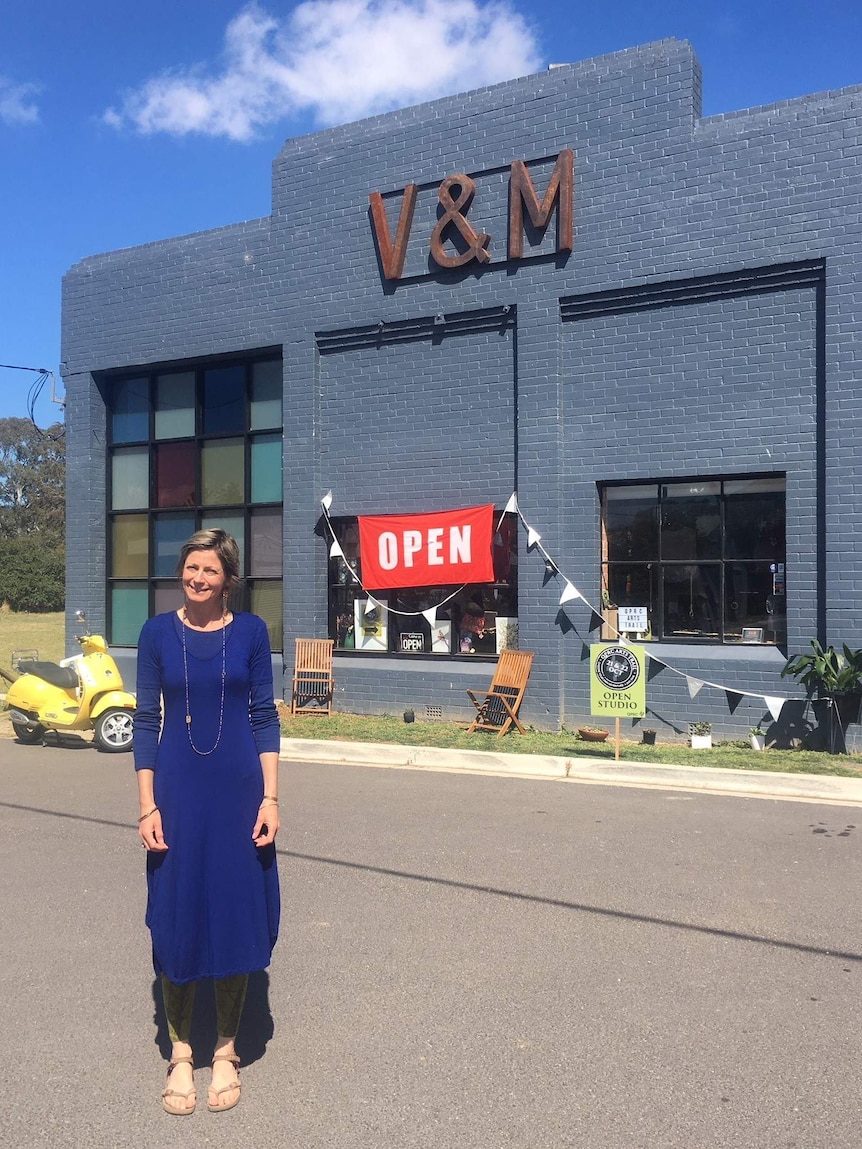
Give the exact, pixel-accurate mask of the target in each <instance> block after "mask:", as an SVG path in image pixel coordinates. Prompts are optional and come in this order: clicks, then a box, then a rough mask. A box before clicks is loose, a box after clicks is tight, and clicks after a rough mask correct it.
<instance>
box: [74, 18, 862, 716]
mask: <svg viewBox="0 0 862 1149" xmlns="http://www.w3.org/2000/svg"><path fill="white" fill-rule="evenodd" d="M700 88H701V85H700V69H699V65H698V62H697V59H696V57H695V55H694V52H693V50H692V48H691V46H690V45H689V44H687V43H685V42H680V41H676V40H665V41H661V42H659V43H655V44H650V45H646V46H644V47H641V48H636V49H632V50H629V51H625V52H620V53H616V54H614V55H611V56H607V57H602V58H598V59H594V60H588V61H586V62H584V63H580V64H574V65H571V66H564V67H559V68H555V69H554V70H552V71H549V72H547V73H543V74H540V75H537V76H530V77H526V78H524V79H520V80H516V81H513V82H511V83H506V84H500V85H497V86H495V87H492V88H488V89H484V90H480V91H475V92H469V93H467V94H464V95H460V96H455V97H452V98H447V99H443V100H438V101H435V102H433V103H430V104H426V105H422V106H419V107H414V108H409V109H406V110H403V111H398V112H393V113H391V114H387V115H382V116H378V117H375V118H372V119H369V120H365V121H363V122H360V123H356V124H350V125H346V126H344V127H338V128H334V129H331V130H328V131H323V132H319V133H316V134H314V135H311V136H308V137H304V138H300V139H293V140H289V141H288V142H287V143H286V144H285V146H284V148H283V149H282V151H281V152H280V154H279V155H278V157H277V158H276V160H275V162H274V165H273V202H272V214H271V215H270V216H269V217H267V218H265V219H260V220H254V221H250V222H246V223H241V224H237V225H235V226H230V227H225V228H220V229H217V230H215V231H210V232H204V233H200V234H196V235H191V236H185V237H183V238H180V239H172V240H166V241H164V242H160V243H154V244H149V245H146V246H143V247H139V248H132V249H129V250H124V251H119V252H113V253H109V254H107V255H100V256H94V257H92V258H88V259H85V260H83V261H82V262H80V263H79V264H77V265H76V266H75V267H73V268H72V269H71V270H70V271H69V273H68V274H67V276H66V278H65V282H64V295H63V360H64V362H63V375H64V379H65V384H66V391H67V398H68V403H67V425H68V450H69V468H68V470H69V479H68V522H69V526H68V532H69V537H68V543H69V546H68V554H69V560H68V562H69V566H68V591H67V594H68V599H67V601H68V606H69V610H70V611H72V610H74V609H75V608H76V607H79V606H82V605H83V606H86V607H87V609H88V611H89V612H90V616H91V618H92V620H93V621H94V623H95V624H96V625H98V627H99V628H101V627H103V626H104V627H105V628H106V629H107V632H108V635H109V638H110V640H111V642H112V644H113V646H114V648H115V650H116V651H117V653H118V657H119V658H120V659H121V662H122V664H123V666H124V671H128V672H129V676H130V678H132V677H133V662H134V640H135V635H136V633H137V628H139V626H140V622H141V621H142V620H143V618H144V617H146V615H147V613H149V612H152V611H153V610H155V609H165V608H167V607H168V606H170V604H171V602H172V601H173V599H172V597H171V596H172V595H174V594H175V591H174V589H173V587H172V584H171V581H170V575H171V571H172V561H173V558H175V555H176V550H177V546H178V542H180V541H182V538H183V537H186V536H187V534H189V533H191V530H188V529H187V528H189V527H191V529H194V528H195V527H196V526H198V525H199V524H200V523H202V522H203V523H206V524H212V523H216V522H222V521H223V522H224V523H225V525H226V526H227V527H228V529H234V530H236V531H237V532H238V533H239V535H240V536H241V538H242V539H243V542H244V547H245V563H246V571H247V575H248V584H247V595H248V599H249V603H250V605H251V606H252V607H253V608H254V609H257V610H258V611H259V612H260V613H262V614H263V615H264V617H266V618H267V621H268V622H269V624H270V629H271V633H272V635H273V638H274V646H275V647H280V648H281V649H283V650H284V652H285V655H284V661H285V662H286V663H287V667H288V671H289V670H290V667H291V665H292V650H293V639H294V638H295V637H296V636H318V637H324V636H326V635H327V634H331V635H332V637H334V638H336V640H337V642H338V651H337V654H336V679H337V694H336V707H337V708H339V709H343V710H353V711H360V712H362V711H369V712H392V713H397V712H399V711H400V710H401V709H403V708H404V707H406V706H412V707H413V708H415V709H416V711H417V713H418V714H419V715H420V716H421V715H422V714H424V712H425V709H426V707H427V708H433V710H432V713H437V712H441V713H443V714H444V715H463V716H467V714H468V711H469V709H470V708H469V702H468V700H467V697H466V695H465V693H464V689H465V687H466V686H476V685H479V684H481V683H482V682H487V681H488V680H489V678H490V674H491V671H492V666H491V665H490V664H491V663H492V662H493V660H494V657H495V654H496V649H497V642H498V640H497V639H495V637H494V632H493V631H491V630H490V629H489V633H488V634H487V635H486V636H485V637H484V638H483V639H482V640H481V642H477V646H476V648H475V650H476V653H473V654H471V653H463V654H462V653H461V648H460V645H459V640H458V633H459V628H460V627H461V626H462V625H463V621H462V616H463V614H464V612H465V611H466V610H467V606H468V605H469V603H468V599H469V598H471V597H473V598H475V597H478V598H480V600H481V601H480V603H479V605H480V606H481V607H482V608H483V609H484V610H485V611H486V613H487V615H488V616H489V617H490V620H491V621H490V622H489V628H490V625H491V622H492V621H493V619H494V618H495V617H503V616H506V617H516V618H517V620H518V629H519V642H520V645H521V646H522V647H523V648H525V649H530V650H534V651H535V652H536V660H535V664H534V670H533V675H532V678H531V682H530V688H529V690H528V693H527V699H526V702H525V710H524V713H525V716H526V718H527V719H528V720H529V721H531V722H533V723H534V724H536V725H538V726H542V727H548V728H555V727H558V726H559V725H560V724H565V725H566V726H569V727H571V726H573V725H574V724H575V723H576V722H577V721H578V720H583V719H584V718H585V717H586V716H587V714H588V711H589V703H588V681H587V669H586V667H587V663H586V661H585V651H586V645H585V644H588V643H589V642H590V641H593V640H595V639H596V638H597V637H598V633H599V632H598V630H596V629H595V623H596V619H595V617H594V616H593V614H592V612H591V610H590V609H589V608H588V607H586V606H585V605H584V602H582V601H580V600H577V601H574V602H571V603H566V604H565V605H564V607H561V606H560V605H559V600H560V595H561V591H562V590H563V588H564V586H565V581H566V580H567V579H568V580H570V581H571V582H572V583H573V584H574V585H575V586H576V587H577V588H578V590H579V591H581V592H582V594H583V595H584V597H585V598H586V599H587V600H588V601H589V602H590V603H592V604H596V605H598V606H600V607H602V606H604V608H606V609H605V614H606V616H607V618H608V619H609V620H610V622H613V620H614V619H615V618H616V615H615V613H613V612H614V608H616V607H619V606H623V605H635V606H646V607H647V608H648V612H649V615H648V617H649V627H650V632H649V637H648V643H647V644H648V647H649V650H650V651H651V653H652V654H653V655H654V656H655V661H654V662H653V663H652V676H651V681H650V683H649V687H648V705H649V709H650V712H651V714H650V718H651V721H650V722H649V723H648V724H649V725H653V726H656V725H659V726H660V727H661V728H663V729H664V730H665V731H666V732H667V733H668V734H672V733H673V732H674V731H675V732H677V733H680V734H684V733H685V732H686V730H687V723H688V722H689V721H691V720H694V719H710V720H712V721H713V723H714V724H715V727H716V729H717V730H718V732H719V733H730V732H733V731H737V732H738V731H745V730H747V728H748V727H749V726H750V725H752V724H754V723H755V722H757V721H758V720H764V719H766V718H768V714H767V711H766V708H765V704H764V702H763V700H762V699H758V698H752V697H745V698H744V699H743V700H742V702H741V703H740V704H739V705H738V706H737V707H736V708H735V710H734V711H733V712H731V709H730V707H729V705H728V700H727V698H726V697H725V694H724V692H723V691H722V690H720V689H714V688H712V687H709V686H707V687H705V688H704V689H703V690H702V691H701V692H700V693H699V694H697V697H696V698H694V699H692V698H691V697H690V692H689V689H688V684H687V681H686V676H690V677H691V678H693V679H696V680H699V681H700V680H705V681H707V682H709V683H717V684H719V685H722V686H727V687H729V688H735V689H737V690H739V691H741V692H750V693H753V694H758V693H759V694H763V695H769V696H771V695H779V696H780V695H787V694H788V691H790V692H792V687H788V684H787V683H786V682H785V681H782V680H781V679H780V678H779V673H780V670H781V668H782V666H783V665H784V660H785V656H786V652H787V651H788V650H789V651H791V652H792V651H797V650H799V649H801V648H802V647H803V646H806V645H807V643H808V640H809V639H810V638H812V637H815V636H819V637H821V638H823V639H825V640H828V641H830V642H836V641H846V642H848V643H850V644H851V645H862V622H860V619H859V617H858V611H857V597H856V588H857V584H858V579H859V574H860V564H862V531H860V526H859V523H860V512H859V510H858V509H857V505H856V502H857V498H856V496H857V491H858V490H859V487H860V485H862V469H860V466H859V464H858V462H857V459H856V449H855V448H856V442H857V440H858V438H859V433H860V423H862V404H860V398H859V387H858V382H857V374H858V370H859V364H860V339H859V336H860V329H862V276H860V243H862V220H860V195H859V189H860V174H862V118H860V111H862V88H852V89H845V90H842V91H837V92H827V93H821V94H818V95H814V96H810V97H805V98H802V99H796V100H791V101H787V102H783V103H780V104H774V105H771V106H768V107H763V108H754V109H750V110H747V111H742V112H735V113H732V114H729V115H722V116H715V117H710V118H707V119H704V118H702V117H701V110H700ZM567 149H571V151H572V152H573V153H574V160H573V169H574V177H573V185H572V189H571V190H567V185H566V170H567V169H566V164H567V162H568V161H567V158H566V156H567ZM513 161H524V165H525V166H524V168H523V169H522V168H518V167H517V165H516V167H515V168H513V166H512V164H513ZM238 162H241V156H240V157H239V160H238ZM524 170H525V171H526V172H527V173H528V176H529V179H528V181H527V182H528V184H529V188H527V190H526V191H523V188H524V184H523V180H522V178H521V176H520V175H519V173H520V172H522V171H524ZM457 173H462V174H466V175H467V176H469V177H470V179H471V180H472V181H473V183H474V185H475V194H474V195H473V196H472V201H471V202H469V205H467V197H466V195H465V189H466V187H467V185H468V183H469V181H461V182H458V181H454V182H449V183H448V184H445V185H444V186H443V187H442V188H441V183H442V182H443V181H444V180H446V179H447V177H449V176H452V175H454V174H457ZM555 174H556V176H557V177H560V176H561V175H562V179H561V183H560V187H559V189H558V191H557V194H556V197H555V198H553V203H551V199H552V196H551V195H550V194H549V195H548V197H547V200H545V193H546V190H548V189H549V188H550V189H551V192H553V190H554V185H553V183H552V180H553V178H554V176H555ZM519 179H521V182H520V183H519V182H518V181H519ZM410 185H415V193H414V192H410V191H408V190H406V189H408V188H409V187H410ZM531 189H532V192H533V194H534V199H533V200H532V202H530V191H531ZM374 192H377V193H380V197H381V198H380V201H379V204H378V211H382V213H383V215H384V216H385V226H381V223H380V216H378V217H377V224H376V226H375V215H374V212H373V211H372V210H371V208H370V201H369V195H370V193H374ZM414 194H415V204H414V210H413V215H412V221H410V226H409V228H408V227H407V223H408V217H409V207H410V201H411V197H412V196H413V195H414ZM567 196H568V197H569V199H568V200H567ZM543 201H544V207H545V209H546V211H545V217H547V218H545V217H543V216H542V214H541V208H542V206H543ZM522 204H523V205H525V206H524V210H523V211H522V212H521V215H522V216H523V219H522V220H519V219H518V209H519V208H520V207H521V205H522ZM569 204H572V205H573V212H574V229H573V232H574V235H573V243H572V245H571V250H568V245H567V242H566V219H565V215H566V209H567V206H569ZM513 205H514V207H513ZM531 208H532V209H533V213H534V215H535V214H536V212H537V211H538V219H537V220H531V218H530V209H531ZM402 211H403V216H401V215H400V213H402ZM447 211H448V212H449V214H448V215H447V214H446V212H447ZM399 218H403V219H404V222H405V228H404V231H403V233H402V239H403V240H404V243H403V244H402V245H401V247H400V249H399V244H398V236H397V233H396V228H397V226H398V222H399ZM405 235H406V238H405ZM484 236H488V237H490V238H488V239H484V238H482V237H484ZM435 242H436V245H437V246H436V248H435V246H434V245H435ZM390 245H391V247H392V248H394V249H396V250H395V251H393V250H390ZM519 248H520V252H519V250H518V249H519ZM399 250H400V254H401V256H403V267H402V268H400V269H399V268H398V267H397V266H396V265H397V262H398V259H397V258H396V257H397V255H398V251H399ZM435 252H436V255H437V258H436V259H435ZM279 458H280V460H281V464H282V468H283V472H282V476H283V477H282V479H281V480H278V478H277V476H278V463H279ZM274 476H275V478H274ZM329 490H331V491H332V495H333V504H332V508H331V515H332V522H333V525H334V528H335V530H336V533H337V537H338V539H339V540H340V542H341V543H342V544H343V543H344V540H345V539H347V538H348V537H350V532H351V530H352V528H353V527H354V525H355V518H356V516H358V515H364V514H387V513H390V514H406V513H416V512H431V511H439V510H444V509H447V508H457V507H462V506H466V505H475V504H483V503H493V504H494V505H495V508H496V512H497V514H498V515H499V516H500V522H501V523H502V524H504V525H505V528H506V529H504V530H503V531H502V533H501V535H498V537H497V543H498V544H499V547H500V548H501V549H502V550H505V551H506V552H507V553H506V554H505V555H504V556H503V560H501V561H502V568H501V569H502V573H500V572H498V573H497V574H495V584H496V585H495V586H494V587H488V588H485V590H483V588H481V587H478V588H477V587H470V588H468V589H467V590H466V591H465V592H463V593H462V594H461V595H460V597H459V596H458V595H457V594H455V597H454V598H451V600H450V601H449V602H448V603H447V604H446V606H445V608H441V612H440V614H439V615H438V617H439V618H441V619H443V618H444V617H445V618H446V619H447V620H448V622H449V627H448V634H447V635H446V636H444V639H443V645H444V647H446V648H447V649H445V650H444V649H443V648H436V649H435V650H434V651H433V652H432V647H431V642H430V635H429V634H428V633H424V644H421V643H420V644H418V645H419V646H420V647H421V649H420V650H418V651H414V652H411V653H401V645H400V631H401V630H403V629H405V627H407V628H408V629H410V630H412V631H413V632H416V633H418V632H422V631H423V625H424V626H425V627H427V623H425V620H424V619H423V618H422V616H421V615H418V614H417V615H414V616H413V617H412V618H411V617H410V616H409V615H406V614H405V615H400V616H399V615H396V614H394V613H393V614H390V615H389V619H388V622H389V632H388V635H387V636H386V638H385V641H382V642H381V643H380V644H379V645H381V647H382V648H381V649H371V650H361V649H357V647H358V646H360V645H361V643H360V642H359V640H358V635H357V633H356V628H357V627H358V628H359V629H362V627H361V623H362V621H363V619H364V617H365V616H364V614H363V613H362V608H356V607H355V606H354V605H353V603H354V600H355V599H356V598H360V599H361V592H360V591H358V590H357V589H355V587H354V584H353V583H352V581H351V579H352V575H351V574H350V572H349V571H346V570H345V568H346V567H347V565H348V564H347V563H346V562H341V560H339V559H338V558H335V559H332V560H330V559H329V557H328V556H329V553H330V543H331V541H332V540H331V537H330V535H329V533H328V527H327V524H326V522H325V521H324V520H323V519H322V517H321V499H322V497H323V496H324V495H325V494H326V492H327V491H329ZM513 491H517V498H518V505H519V507H520V511H521V514H522V516H523V520H522V521H521V523H520V524H519V525H518V526H517V530H516V531H515V530H513V529H512V519H511V518H510V519H503V518H502V512H503V510H504V508H505V507H506V504H507V502H508V500H509V498H510V495H511V494H512V492H513ZM525 523H528V524H529V525H530V527H532V528H533V529H534V530H535V531H536V532H537V533H538V534H540V535H541V544H540V547H533V548H532V549H528V546H527V543H528V533H527V529H526V527H525ZM510 539H511V540H512V541H513V543H512V550H511V553H510V552H509V551H508V544H509V540H510ZM542 548H543V549H544V551H545V553H546V555H547V556H550V558H551V559H552V563H553V567H555V568H556V570H554V569H550V567H549V566H546V562H545V557H544V556H543V554H542ZM345 555H346V556H347V557H349V556H350V552H349V550H348V549H347V548H345ZM454 592H455V588H439V590H438V591H434V592H432V591H428V592H427V593H426V594H425V595H424V596H421V595H420V596H417V595H416V594H415V593H414V594H412V595H410V594H405V595H402V596H400V597H399V596H398V595H393V596H391V598H390V599H389V605H390V606H392V607H394V608H396V609H397V608H398V607H399V604H400V607H401V609H405V610H406V609H414V610H416V611H418V610H420V609H424V608H425V607H426V606H427V605H429V603H430V604H433V603H434V601H435V600H434V594H435V593H436V594H438V599H437V601H442V600H443V599H444V598H448V597H449V596H450V594H452V593H454ZM411 604H412V607H411ZM404 619H407V621H406V622H404ZM428 629H429V630H430V628H428ZM499 629H500V631H502V629H503V628H502V626H501V627H500V628H499ZM606 633H607V632H606ZM417 643H418V640H414V645H415V644H417ZM372 645H373V644H372ZM407 645H409V644H407ZM278 661H279V665H281V655H278ZM662 664H666V668H665V669H662ZM656 671H660V672H659V673H656ZM675 672H676V673H675ZM737 701H738V700H737ZM798 717H799V708H798V707H792V706H791V707H786V708H785V711H784V713H783V715H782V722H783V724H784V726H785V728H787V727H788V725H789V724H790V725H792V723H793V722H795V721H796V720H797V719H798Z"/></svg>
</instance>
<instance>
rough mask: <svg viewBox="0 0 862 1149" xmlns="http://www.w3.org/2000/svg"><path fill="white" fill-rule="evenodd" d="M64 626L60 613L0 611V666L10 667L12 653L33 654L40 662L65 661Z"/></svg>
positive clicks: (62, 616) (6, 668) (63, 617)
mask: <svg viewBox="0 0 862 1149" xmlns="http://www.w3.org/2000/svg"><path fill="white" fill-rule="evenodd" d="M65 625H66V620H65V616H64V615H63V613H62V611H58V612H57V613H55V614H17V613H16V612H15V611H6V610H0V666H2V667H3V669H4V670H8V669H9V668H10V666H11V665H12V652H13V651H16V650H37V651H38V652H39V658H40V659H41V660H42V661H43V662H58V661H59V660H60V659H61V658H65V657H66V649H65ZM0 693H2V690H0Z"/></svg>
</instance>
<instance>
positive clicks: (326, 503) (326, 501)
mask: <svg viewBox="0 0 862 1149" xmlns="http://www.w3.org/2000/svg"><path fill="white" fill-rule="evenodd" d="M320 501H321V503H322V504H323V507H324V509H325V510H327V511H328V510H329V508H330V507H331V506H332V491H327V492H326V494H325V495H324V496H323V498H322V499H321V500H320Z"/></svg>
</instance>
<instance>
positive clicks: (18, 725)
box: [12, 718, 45, 746]
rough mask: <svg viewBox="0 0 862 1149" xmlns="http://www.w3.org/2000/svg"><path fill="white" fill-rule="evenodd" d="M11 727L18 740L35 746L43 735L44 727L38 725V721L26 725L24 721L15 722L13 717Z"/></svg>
mask: <svg viewBox="0 0 862 1149" xmlns="http://www.w3.org/2000/svg"><path fill="white" fill-rule="evenodd" d="M12 729H13V730H14V731H15V737H16V738H17V739H18V741H19V742H25V743H26V744H27V745H28V746H35V745H36V743H37V742H41V741H42V739H43V738H44V737H45V727H44V726H40V725H39V723H38V722H36V723H34V724H33V725H32V726H28V725H27V724H26V723H25V722H16V721H15V720H14V718H13V720H12Z"/></svg>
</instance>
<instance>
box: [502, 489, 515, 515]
mask: <svg viewBox="0 0 862 1149" xmlns="http://www.w3.org/2000/svg"><path fill="white" fill-rule="evenodd" d="M517 513H518V496H517V495H516V494H515V493H514V492H512V494H511V495H510V497H509V501H508V503H506V505H505V507H504V508H503V514H504V515H509V514H512V515H516V514H517Z"/></svg>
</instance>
